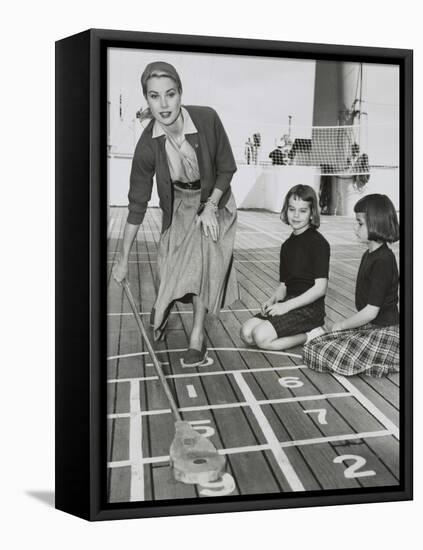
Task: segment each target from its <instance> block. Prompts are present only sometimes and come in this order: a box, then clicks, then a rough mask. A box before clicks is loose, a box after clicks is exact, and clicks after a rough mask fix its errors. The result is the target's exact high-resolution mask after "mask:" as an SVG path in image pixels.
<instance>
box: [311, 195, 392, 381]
mask: <svg viewBox="0 0 423 550" xmlns="http://www.w3.org/2000/svg"><path fill="white" fill-rule="evenodd" d="M354 211H355V214H356V220H357V227H356V230H355V233H356V235H357V238H358V240H359V241H361V242H362V243H365V244H366V245H367V250H366V252H365V253H364V254H363V257H362V259H361V263H360V267H359V270H358V275H357V282H356V290H355V304H356V308H357V313H355V314H354V315H352V316H351V317H348V318H347V319H344V320H343V321H340V322H338V323H335V324H334V325H333V327H332V331H331V332H329V333H327V334H323V335H320V336H316V338H313V339H310V340H309V341H308V342H307V343H306V345H305V346H304V363H305V364H306V365H307V366H308V367H309V368H311V369H314V370H316V371H320V372H336V373H338V374H342V375H346V376H350V375H353V374H360V373H363V374H367V375H370V376H376V377H380V376H383V375H386V374H389V373H390V372H396V371H398V368H399V312H398V267H397V262H396V259H395V256H394V254H393V252H392V251H391V250H390V248H389V247H388V246H387V243H393V242H395V241H397V240H398V239H399V225H398V218H397V214H396V211H395V207H394V205H393V204H392V202H391V200H390V199H389V198H388V197H387V196H386V195H379V194H373V195H367V196H365V197H363V198H362V199H360V200H359V201H358V202H357V204H356V205H355V207H354Z"/></svg>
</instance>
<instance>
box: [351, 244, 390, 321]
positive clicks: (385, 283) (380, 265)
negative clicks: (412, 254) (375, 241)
mask: <svg viewBox="0 0 423 550" xmlns="http://www.w3.org/2000/svg"><path fill="white" fill-rule="evenodd" d="M368 304H369V305H371V306H377V307H379V308H380V311H379V313H378V316H377V317H376V319H375V320H374V321H372V323H373V324H376V325H379V326H382V327H386V326H389V325H397V324H398V323H399V313H398V267H397V262H396V259H395V256H394V254H393V252H392V250H391V249H390V248H388V246H387V245H386V244H383V245H382V246H380V247H379V248H378V249H377V250H375V251H374V252H369V251H368V250H366V252H365V253H364V254H363V257H362V258H361V263H360V267H359V270H358V275H357V284H356V287H355V307H356V308H357V310H358V311H360V310H361V309H363V308H364V307H366V306H367V305H368Z"/></svg>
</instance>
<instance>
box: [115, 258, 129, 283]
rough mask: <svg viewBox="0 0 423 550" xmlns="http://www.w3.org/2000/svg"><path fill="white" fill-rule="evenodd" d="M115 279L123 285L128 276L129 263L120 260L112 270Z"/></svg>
mask: <svg viewBox="0 0 423 550" xmlns="http://www.w3.org/2000/svg"><path fill="white" fill-rule="evenodd" d="M112 275H113V279H114V280H115V281H116V282H117V283H121V282H122V281H123V280H124V279H126V277H127V276H128V261H127V260H122V259H120V260H119V261H118V262H117V263H115V265H114V266H113V269H112Z"/></svg>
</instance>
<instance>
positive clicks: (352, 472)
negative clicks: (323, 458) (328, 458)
mask: <svg viewBox="0 0 423 550" xmlns="http://www.w3.org/2000/svg"><path fill="white" fill-rule="evenodd" d="M345 460H354V462H353V463H352V464H351V465H350V466H348V468H347V469H346V470H345V472H344V476H345V477H346V478H347V479H353V478H355V477H368V476H375V475H376V472H375V471H374V470H364V471H361V472H359V471H358V470H359V469H360V468H362V467H363V466H365V465H366V459H365V458H363V457H362V456H358V455H341V456H337V457H336V458H334V459H333V461H334V462H335V464H340V463H342V462H344V461H345Z"/></svg>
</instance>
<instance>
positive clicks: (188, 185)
mask: <svg viewBox="0 0 423 550" xmlns="http://www.w3.org/2000/svg"><path fill="white" fill-rule="evenodd" d="M172 183H173V185H176V187H179V189H189V190H191V191H196V190H198V189H201V182H200V180H197V181H174V182H172Z"/></svg>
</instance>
